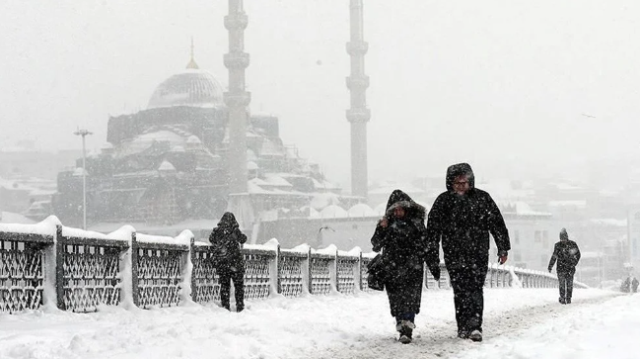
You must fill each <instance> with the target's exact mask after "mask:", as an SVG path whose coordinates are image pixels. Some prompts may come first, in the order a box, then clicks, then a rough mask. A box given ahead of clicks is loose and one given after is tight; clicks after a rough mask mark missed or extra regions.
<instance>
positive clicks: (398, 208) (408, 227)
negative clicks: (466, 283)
mask: <svg viewBox="0 0 640 359" xmlns="http://www.w3.org/2000/svg"><path fill="white" fill-rule="evenodd" d="M424 220H425V208H424V207H423V206H421V205H419V204H417V203H415V202H414V201H413V200H412V199H411V197H409V196H408V195H407V194H406V193H404V192H402V191H400V190H395V191H393V193H391V196H390V197H389V201H388V202H387V210H386V212H385V215H384V217H382V219H381V220H380V221H379V222H378V225H377V226H376V230H375V233H374V234H373V237H372V238H371V244H372V245H373V250H374V251H375V252H380V251H382V257H383V261H384V263H385V267H386V277H387V279H386V280H385V283H384V284H385V288H386V291H387V295H388V297H389V306H390V307H391V315H392V316H393V317H395V318H396V330H397V331H398V332H400V338H399V340H400V341H401V342H402V343H405V344H406V343H409V342H411V336H412V332H413V329H414V328H415V324H414V320H415V316H416V314H418V313H420V301H421V298H422V282H423V272H424V269H423V262H424V258H425V257H424V256H425V253H426V252H425V249H426V243H425V234H426V228H425V225H424ZM429 269H430V270H431V273H432V274H433V276H434V277H436V278H438V279H439V278H440V268H439V266H438V263H436V264H435V266H432V267H430V268H429Z"/></svg>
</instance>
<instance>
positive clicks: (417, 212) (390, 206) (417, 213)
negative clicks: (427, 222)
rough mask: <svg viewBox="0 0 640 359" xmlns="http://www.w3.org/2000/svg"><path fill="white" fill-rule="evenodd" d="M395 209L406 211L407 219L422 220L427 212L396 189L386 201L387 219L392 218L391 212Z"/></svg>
mask: <svg viewBox="0 0 640 359" xmlns="http://www.w3.org/2000/svg"><path fill="white" fill-rule="evenodd" d="M397 207H402V208H404V209H405V210H406V211H407V216H408V217H413V218H420V219H424V218H425V217H426V213H427V210H426V208H424V206H422V205H420V204H418V203H416V202H415V201H414V200H413V199H411V197H409V195H408V194H406V193H404V192H402V191H401V190H399V189H397V190H395V191H393V192H392V193H391V195H390V196H389V200H388V201H387V210H386V211H385V216H386V217H387V218H392V217H393V211H394V210H395V209H396V208H397Z"/></svg>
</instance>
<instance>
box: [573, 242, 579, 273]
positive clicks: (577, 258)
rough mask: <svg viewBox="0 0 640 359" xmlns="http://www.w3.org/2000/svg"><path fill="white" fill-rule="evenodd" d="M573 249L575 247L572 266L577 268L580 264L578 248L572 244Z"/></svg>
mask: <svg viewBox="0 0 640 359" xmlns="http://www.w3.org/2000/svg"><path fill="white" fill-rule="evenodd" d="M573 245H574V247H575V254H573V266H574V267H575V266H577V265H578V262H580V257H581V254H580V248H578V245H577V244H576V243H575V242H574V243H573Z"/></svg>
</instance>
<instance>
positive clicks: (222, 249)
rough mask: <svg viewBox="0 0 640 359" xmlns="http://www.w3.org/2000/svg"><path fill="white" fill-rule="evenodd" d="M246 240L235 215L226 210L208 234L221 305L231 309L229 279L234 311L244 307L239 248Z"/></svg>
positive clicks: (241, 260)
mask: <svg viewBox="0 0 640 359" xmlns="http://www.w3.org/2000/svg"><path fill="white" fill-rule="evenodd" d="M246 241H247V236H246V235H244V234H243V233H242V232H241V231H240V228H239V226H238V221H236V217H235V216H234V215H233V213H231V212H226V213H225V214H224V215H223V216H222V218H221V219H220V222H218V225H217V226H216V227H215V228H213V231H211V235H210V236H209V242H211V251H212V253H213V260H214V266H215V269H216V272H217V273H218V275H219V276H220V297H221V302H222V306H223V307H224V308H226V309H227V310H231V306H230V303H229V296H230V290H231V280H233V287H234V289H235V296H236V311H238V312H241V311H242V310H243V309H244V259H243V257H242V253H241V251H240V249H241V248H242V244H243V243H245V242H246Z"/></svg>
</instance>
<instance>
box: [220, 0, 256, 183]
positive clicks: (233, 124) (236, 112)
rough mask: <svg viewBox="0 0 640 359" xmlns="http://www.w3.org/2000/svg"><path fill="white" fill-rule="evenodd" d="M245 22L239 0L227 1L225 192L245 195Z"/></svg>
mask: <svg viewBox="0 0 640 359" xmlns="http://www.w3.org/2000/svg"><path fill="white" fill-rule="evenodd" d="M248 22H249V20H248V18H247V15H246V14H245V12H244V9H243V6H242V0H229V15H227V16H225V18H224V26H225V28H227V30H228V31H229V53H227V54H225V55H224V65H225V66H226V67H227V69H229V91H227V92H225V93H224V103H225V104H226V105H227V108H228V110H229V123H228V129H229V152H228V154H229V155H228V162H229V177H230V178H229V193H232V194H239V193H247V106H248V105H249V103H250V102H251V94H250V93H249V92H247V91H245V73H244V71H245V69H246V68H247V67H248V66H249V54H247V53H245V52H244V30H245V29H246V28H247V24H248Z"/></svg>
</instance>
